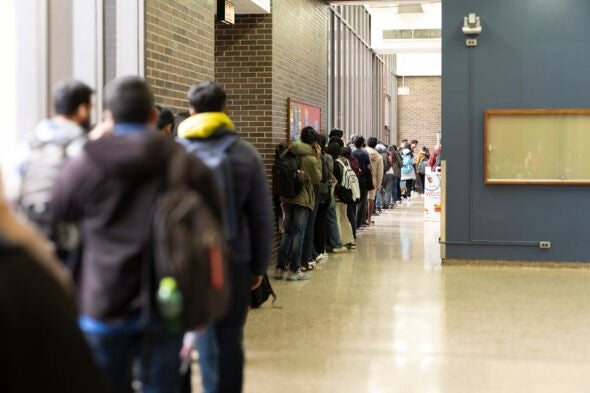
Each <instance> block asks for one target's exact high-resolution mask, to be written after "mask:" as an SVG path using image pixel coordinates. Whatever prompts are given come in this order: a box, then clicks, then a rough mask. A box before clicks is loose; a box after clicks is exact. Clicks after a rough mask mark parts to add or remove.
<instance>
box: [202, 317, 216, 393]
mask: <svg viewBox="0 0 590 393" xmlns="http://www.w3.org/2000/svg"><path fill="white" fill-rule="evenodd" d="M197 349H198V350H199V369H200V370H201V379H202V381H203V393H217V391H218V389H217V387H218V386H219V344H218V342H217V334H216V333H215V329H214V328H213V327H211V326H210V327H208V328H207V330H205V332H204V333H198V334H197Z"/></svg>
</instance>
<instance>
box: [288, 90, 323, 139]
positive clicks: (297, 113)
mask: <svg viewBox="0 0 590 393" xmlns="http://www.w3.org/2000/svg"><path fill="white" fill-rule="evenodd" d="M321 124H322V109H321V108H318V107H315V106H311V105H306V104H302V103H301V102H297V101H293V100H291V99H289V138H290V139H291V140H293V138H294V136H296V135H297V136H299V133H300V132H301V129H302V128H303V127H307V126H311V127H313V128H314V129H315V130H316V131H317V132H318V133H319V132H320V127H321Z"/></svg>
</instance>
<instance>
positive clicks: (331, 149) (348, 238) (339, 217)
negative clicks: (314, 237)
mask: <svg viewBox="0 0 590 393" xmlns="http://www.w3.org/2000/svg"><path fill="white" fill-rule="evenodd" d="M326 150H327V152H328V154H330V156H332V158H333V160H334V177H335V184H340V185H342V179H343V175H344V168H345V165H349V164H348V161H347V160H346V158H344V157H343V156H342V147H341V146H340V144H338V143H331V144H329V145H328V148H327V149H326ZM334 198H335V215H336V225H337V228H338V236H339V237H340V240H341V243H342V244H343V245H345V246H346V248H348V247H350V248H351V249H355V248H356V240H355V238H354V235H353V233H352V225H351V224H350V222H349V220H348V214H347V209H348V205H347V204H346V202H343V201H341V200H339V199H338V198H337V197H336V195H334Z"/></svg>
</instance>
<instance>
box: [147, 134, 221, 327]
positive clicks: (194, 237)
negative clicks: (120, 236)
mask: <svg viewBox="0 0 590 393" xmlns="http://www.w3.org/2000/svg"><path fill="white" fill-rule="evenodd" d="M187 163H188V161H187V157H186V153H185V151H184V149H182V148H181V147H180V146H178V149H177V151H175V152H174V155H173V157H172V159H171V161H170V163H169V169H168V179H167V181H168V188H167V190H166V191H165V192H164V193H163V194H162V195H161V196H160V198H159V199H158V201H157V203H156V206H155V212H154V217H153V230H152V237H153V245H154V264H155V275H156V284H157V285H158V284H159V283H160V280H161V279H162V278H164V277H173V278H174V279H175V280H176V283H177V286H178V288H179V290H180V292H181V294H182V300H183V302H182V324H183V326H182V327H183V329H184V330H194V329H196V328H200V327H203V326H206V325H208V324H209V323H211V322H213V321H214V320H216V319H218V318H219V317H221V316H222V315H224V314H225V312H226V311H227V309H228V306H229V301H230V282H229V281H230V273H229V256H228V255H229V254H228V250H227V245H226V238H225V233H224V229H223V227H222V225H221V223H220V222H219V220H217V219H216V218H215V216H214V214H213V212H212V211H211V209H210V207H209V206H207V204H206V203H205V202H204V201H203V199H202V198H201V195H200V194H199V193H198V192H197V191H194V190H192V189H190V188H189V187H188V186H187V185H186V182H185V179H186V178H187V175H186V174H187V173H188V171H189V170H190V168H188V165H187Z"/></svg>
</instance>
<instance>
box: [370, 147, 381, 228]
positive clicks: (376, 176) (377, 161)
mask: <svg viewBox="0 0 590 393" xmlns="http://www.w3.org/2000/svg"><path fill="white" fill-rule="evenodd" d="M376 147H377V138H375V137H374V136H372V137H370V138H369V140H368V141H367V149H366V150H367V152H368V153H369V159H370V161H371V173H372V177H373V179H372V180H373V184H374V185H375V188H374V189H373V190H371V191H369V192H368V194H367V195H368V196H367V199H368V211H367V225H371V216H372V215H373V212H374V210H375V209H376V206H375V201H376V199H377V193H379V192H381V183H382V182H383V157H381V154H379V152H378V151H377V150H375V148H376ZM377 210H381V208H380V207H379V208H377Z"/></svg>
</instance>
